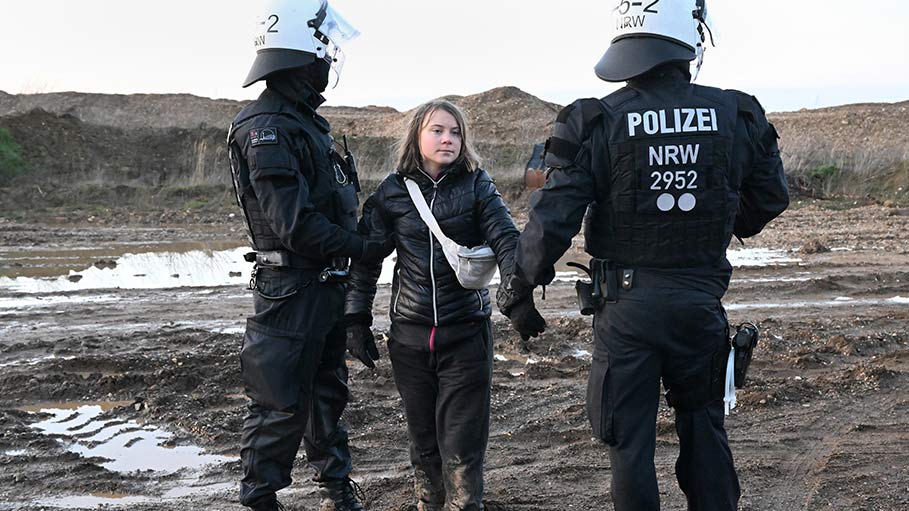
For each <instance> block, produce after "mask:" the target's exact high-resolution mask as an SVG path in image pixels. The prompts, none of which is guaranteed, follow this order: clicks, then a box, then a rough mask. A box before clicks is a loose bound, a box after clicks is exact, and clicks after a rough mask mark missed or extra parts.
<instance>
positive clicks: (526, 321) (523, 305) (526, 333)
mask: <svg viewBox="0 0 909 511" xmlns="http://www.w3.org/2000/svg"><path fill="white" fill-rule="evenodd" d="M508 319H510V320H511V326H512V327H514V329H515V330H516V331H517V332H518V333H519V334H521V340H522V341H526V340H528V339H530V338H531V337H536V336H538V335H540V334H542V333H543V332H544V331H545V330H546V320H545V319H543V316H542V315H540V312H539V311H538V310H537V308H536V306H535V305H534V304H533V295H532V294H530V295H527V298H525V299H524V300H523V301H520V302H518V303H516V304H514V305H513V306H512V307H511V310H510V311H509V315H508Z"/></svg>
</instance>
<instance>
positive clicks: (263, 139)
mask: <svg viewBox="0 0 909 511" xmlns="http://www.w3.org/2000/svg"><path fill="white" fill-rule="evenodd" d="M277 143H278V128H253V129H251V130H249V145H251V146H252V147H258V146H260V145H275V144H277Z"/></svg>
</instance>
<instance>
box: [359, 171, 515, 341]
mask: <svg viewBox="0 0 909 511" xmlns="http://www.w3.org/2000/svg"><path fill="white" fill-rule="evenodd" d="M405 175H406V176H407V177H410V178H411V179H413V180H414V181H416V182H417V183H418V184H419V186H420V190H421V191H422V192H423V196H424V197H425V198H426V203H427V204H429V205H430V207H431V209H432V212H433V214H434V216H435V217H436V220H437V221H438V223H439V226H440V227H441V228H442V231H443V232H444V233H445V234H446V235H447V236H448V237H449V238H451V239H452V240H454V241H455V242H457V243H458V244H460V245H464V246H468V247H474V246H477V245H482V244H483V243H484V242H485V243H488V244H489V246H490V247H491V248H492V250H493V251H494V252H495V253H496V258H497V259H498V265H499V270H500V272H501V273H502V274H507V273H510V272H511V268H512V265H513V264H514V247H515V243H516V241H517V237H518V234H519V233H518V229H517V228H516V227H515V225H514V222H513V221H512V219H511V214H510V213H509V212H508V208H507V207H506V206H505V203H504V202H503V201H502V197H501V196H500V195H499V192H498V190H496V187H495V184H494V183H493V181H492V178H490V177H489V174H488V173H487V172H486V171H485V170H482V169H480V170H477V171H475V172H468V171H467V170H466V169H464V168H463V167H459V168H455V169H451V170H449V171H445V172H443V173H442V174H441V175H440V176H439V179H438V180H435V181H433V180H432V179H431V178H430V177H429V176H428V175H426V174H425V173H423V172H421V171H415V172H411V173H408V174H403V173H400V172H398V173H392V174H389V175H388V177H386V178H385V180H384V181H382V183H380V184H379V187H378V188H377V189H376V191H375V192H374V193H373V194H372V195H371V196H370V197H369V198H368V199H367V200H366V203H365V204H364V205H363V216H362V217H361V219H360V226H359V229H360V232H361V233H362V234H365V235H368V236H369V238H370V239H377V240H387V239H389V238H391V237H394V239H395V248H396V250H397V263H396V264H395V269H394V279H393V282H392V302H391V307H390V315H391V320H392V322H401V323H409V324H415V325H422V326H437V327H442V326H447V325H454V324H459V323H465V322H476V321H482V320H485V319H486V318H488V317H489V316H490V314H491V313H492V309H491V306H490V301H489V291H488V290H486V289H482V290H472V289H464V288H463V287H461V285H460V284H459V283H458V279H457V277H456V276H455V274H454V271H453V270H452V269H451V266H450V265H449V264H448V261H447V260H446V259H445V254H444V253H443V252H442V246H441V245H440V244H439V241H438V240H437V239H436V237H435V236H434V235H432V234H431V233H430V231H429V227H427V226H426V224H425V223H424V222H423V220H422V219H421V218H420V213H419V212H418V211H417V208H416V206H414V204H413V202H412V201H411V199H410V195H409V194H408V193H407V186H406V185H405V183H404V177H405ZM430 239H431V240H432V243H430ZM389 252H390V251H389ZM380 272H381V264H379V263H377V264H356V265H354V266H353V268H352V271H351V281H350V287H349V291H348V294H347V302H346V309H345V312H346V316H347V319H348V320H349V321H352V322H354V321H367V322H368V321H370V320H371V318H372V304H373V299H374V298H375V294H376V282H377V280H378V278H379V273H380Z"/></svg>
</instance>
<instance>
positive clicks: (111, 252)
mask: <svg viewBox="0 0 909 511" xmlns="http://www.w3.org/2000/svg"><path fill="white" fill-rule="evenodd" d="M222 245H223V244H222ZM127 250H132V252H127ZM248 251H249V249H248V248H246V247H234V248H229V249H224V250H214V249H212V248H211V245H207V246H205V247H201V246H200V245H198V244H195V245H187V244H178V245H159V246H143V247H134V246H128V245H127V246H118V247H111V248H109V249H106V250H101V249H98V250H93V251H81V252H80V251H69V252H67V253H63V255H61V254H60V253H51V252H34V253H31V254H17V255H16V257H13V256H12V255H11V254H8V253H2V252H0V289H6V290H8V291H12V292H16V293H29V294H34V293H61V292H72V291H81V290H86V289H118V288H119V289H163V288H177V287H215V286H230V285H236V286H243V285H245V284H246V283H247V282H248V280H249V273H250V271H251V270H252V265H251V264H250V263H247V262H246V261H244V260H243V255H244V254H245V253H246V252H248ZM72 253H76V254H78V255H66V254H72ZM727 257H728V258H729V261H730V262H731V263H732V265H733V266H735V267H755V266H757V267H760V266H768V265H786V264H792V263H799V262H800V259H798V258H793V257H790V256H789V254H788V253H787V252H785V251H782V250H770V249H763V248H749V249H740V250H729V251H728V252H727ZM55 258H56V259H55ZM59 259H63V260H65V261H66V262H67V263H66V264H65V265H57V264H51V263H47V264H45V263H46V262H48V261H51V262H52V261H55V260H59ZM396 259H397V257H396V255H395V254H394V253H393V254H392V255H391V256H390V257H388V258H386V259H385V262H384V263H383V265H382V272H381V274H380V276H379V284H381V285H388V284H391V282H392V278H393V275H394V266H395V262H396ZM586 259H587V257H586V256H584V255H578V254H574V255H569V256H566V257H564V258H563V259H562V260H560V261H559V263H558V264H557V265H556V270H557V273H556V280H557V281H559V280H561V281H565V280H574V279H576V278H577V277H578V273H577V272H576V271H574V270H573V269H571V268H569V267H568V266H567V265H566V263H567V262H569V261H572V260H581V261H583V262H584V263H585V264H586V262H587V261H586ZM42 261H44V262H42ZM92 261H94V262H92ZM79 265H81V266H79ZM36 268H41V269H42V270H41V271H40V272H37V273H36V271H34V270H35V269H36ZM498 282H499V275H498V273H497V274H496V276H495V277H494V278H493V281H492V284H493V285H495V284H497V283H498ZM107 299H110V298H108V297H103V296H102V297H92V298H91V299H90V300H94V301H104V300H107ZM48 300H50V301H51V302H52V301H53V300H57V301H58V302H59V303H66V302H68V301H77V302H78V301H88V300H89V299H88V298H79V297H59V296H52V297H42V298H41V299H35V300H31V301H28V300H23V299H21V298H17V299H3V300H2V301H0V309H4V308H6V309H9V308H13V307H16V308H19V307H27V306H29V305H36V306H40V305H46V304H47V303H49V302H48Z"/></svg>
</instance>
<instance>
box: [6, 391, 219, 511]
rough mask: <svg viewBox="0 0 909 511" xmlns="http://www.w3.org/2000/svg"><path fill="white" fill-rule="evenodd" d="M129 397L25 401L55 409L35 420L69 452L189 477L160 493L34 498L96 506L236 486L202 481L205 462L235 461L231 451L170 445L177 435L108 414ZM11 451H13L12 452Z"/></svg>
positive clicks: (109, 465)
mask: <svg viewBox="0 0 909 511" xmlns="http://www.w3.org/2000/svg"><path fill="white" fill-rule="evenodd" d="M129 404H131V402H130V401H113V402H102V403H54V404H44V405H34V406H26V407H22V408H20V409H21V410H23V411H26V412H31V413H35V412H40V413H44V414H50V415H51V417H50V418H49V419H45V420H42V421H40V422H36V423H34V424H32V427H33V428H36V429H39V430H40V431H41V432H42V433H44V434H46V435H54V436H56V437H58V438H59V439H60V440H61V441H62V442H63V443H64V444H66V448H67V450H68V451H70V452H74V453H76V454H79V455H81V456H83V457H85V458H103V459H106V460H108V461H106V462H103V463H101V466H102V467H104V468H106V469H108V470H112V471H115V472H121V473H128V472H133V471H145V470H150V471H153V472H157V473H161V474H173V473H176V472H180V471H182V472H185V473H188V474H189V475H190V477H187V478H183V479H180V480H177V481H172V482H170V483H165V484H171V485H175V486H173V487H171V488H166V489H163V493H162V495H161V496H157V497H148V496H136V495H111V494H91V495H78V496H65V497H53V498H43V499H40V500H36V501H34V502H33V503H34V504H38V505H42V506H50V507H60V508H84V507H97V506H105V505H110V506H115V507H121V506H126V505H131V504H140V503H147V502H160V501H161V500H162V499H165V500H166V499H177V498H181V497H189V496H193V495H198V494H203V493H216V492H220V491H225V490H228V489H232V488H233V487H234V486H235V485H234V484H233V483H217V484H205V483H202V482H201V481H200V479H199V477H198V475H197V472H198V471H199V470H200V469H201V468H202V467H204V466H206V465H211V464H218V463H228V462H232V461H234V459H233V458H229V457H227V456H219V455H211V454H205V453H204V452H203V450H202V449H201V448H199V447H195V446H176V447H165V446H163V444H164V443H165V442H166V441H168V440H170V439H171V438H172V437H173V435H172V434H171V433H168V432H167V431H164V430H162V429H159V428H157V427H154V426H152V425H149V424H144V423H142V422H141V421H135V420H132V419H122V418H117V417H112V416H110V415H104V414H105V412H109V411H111V410H113V409H115V408H117V407H121V406H128V405H129ZM7 455H13V454H12V453H8V454H7Z"/></svg>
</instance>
